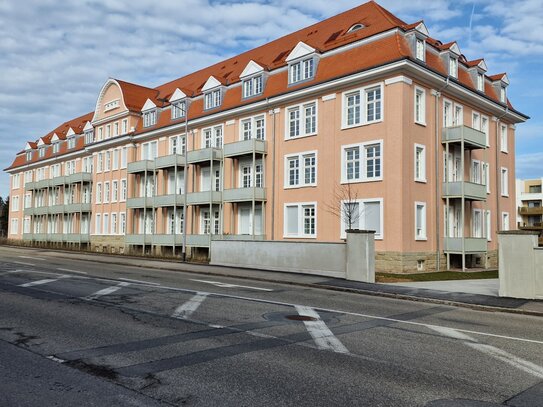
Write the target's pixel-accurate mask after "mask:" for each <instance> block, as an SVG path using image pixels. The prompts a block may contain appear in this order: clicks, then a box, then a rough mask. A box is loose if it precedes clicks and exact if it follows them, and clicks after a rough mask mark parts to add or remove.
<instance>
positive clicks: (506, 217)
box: [501, 212, 511, 231]
mask: <svg viewBox="0 0 543 407" xmlns="http://www.w3.org/2000/svg"><path fill="white" fill-rule="evenodd" d="M501 220H502V229H501V230H502V231H508V230H511V218H510V216H509V212H502V219H501ZM506 221H507V223H506Z"/></svg>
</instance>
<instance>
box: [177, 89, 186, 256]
mask: <svg viewBox="0 0 543 407" xmlns="http://www.w3.org/2000/svg"><path fill="white" fill-rule="evenodd" d="M189 106H190V104H189V103H188V100H186V99H185V166H184V167H183V193H184V194H183V195H184V196H185V200H184V201H185V202H184V205H183V245H182V246H181V260H182V261H187V177H188V165H187V155H188V150H189V131H188V126H189ZM176 168H177V166H176ZM175 185H176V187H177V174H176V177H175ZM175 193H176V194H177V189H176V191H175ZM176 218H177V214H175V213H174V219H176ZM174 239H175V237H174ZM174 247H175V242H174Z"/></svg>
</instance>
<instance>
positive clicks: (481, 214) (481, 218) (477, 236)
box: [471, 208, 486, 239]
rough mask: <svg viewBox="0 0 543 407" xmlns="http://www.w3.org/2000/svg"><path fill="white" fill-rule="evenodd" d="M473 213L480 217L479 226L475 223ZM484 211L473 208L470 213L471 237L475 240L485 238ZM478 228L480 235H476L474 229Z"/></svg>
mask: <svg viewBox="0 0 543 407" xmlns="http://www.w3.org/2000/svg"><path fill="white" fill-rule="evenodd" d="M475 213H479V216H480V218H479V219H480V222H481V223H480V224H479V225H477V224H476V223H475ZM485 213H486V212H485V211H484V210H483V209H479V208H473V211H472V213H471V236H472V237H475V238H479V239H482V238H484V237H486V236H485V231H486V219H485ZM477 227H479V228H480V229H481V230H480V232H481V233H480V234H479V233H477V230H476V228H477Z"/></svg>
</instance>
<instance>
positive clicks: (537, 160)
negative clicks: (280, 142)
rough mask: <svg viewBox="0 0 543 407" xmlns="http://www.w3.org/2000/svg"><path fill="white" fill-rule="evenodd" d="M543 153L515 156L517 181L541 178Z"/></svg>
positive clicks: (542, 175)
mask: <svg viewBox="0 0 543 407" xmlns="http://www.w3.org/2000/svg"><path fill="white" fill-rule="evenodd" d="M542 163H543V152H538V153H530V154H517V156H516V177H517V178H519V179H527V178H541V177H543V164H542Z"/></svg>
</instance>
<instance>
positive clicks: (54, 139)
mask: <svg viewBox="0 0 543 407" xmlns="http://www.w3.org/2000/svg"><path fill="white" fill-rule="evenodd" d="M51 144H52V146H53V154H56V153H58V152H59V151H60V137H59V136H58V134H57V133H55V134H53V136H52V137H51Z"/></svg>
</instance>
